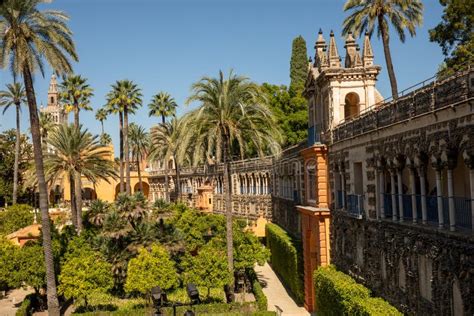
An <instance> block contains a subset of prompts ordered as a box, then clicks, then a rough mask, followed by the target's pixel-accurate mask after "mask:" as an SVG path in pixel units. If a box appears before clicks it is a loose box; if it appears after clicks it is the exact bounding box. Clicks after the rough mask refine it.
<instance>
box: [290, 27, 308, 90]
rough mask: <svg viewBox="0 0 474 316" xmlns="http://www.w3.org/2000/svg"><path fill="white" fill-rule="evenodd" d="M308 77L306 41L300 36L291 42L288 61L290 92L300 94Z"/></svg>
mask: <svg viewBox="0 0 474 316" xmlns="http://www.w3.org/2000/svg"><path fill="white" fill-rule="evenodd" d="M307 75H308V55H307V50H306V41H305V40H304V38H303V37H302V36H301V35H300V36H298V37H296V38H295V39H294V40H293V47H292V50H291V61H290V79H291V83H290V91H291V92H292V94H294V95H296V94H300V93H301V91H303V89H304V84H305V81H306V77H307Z"/></svg>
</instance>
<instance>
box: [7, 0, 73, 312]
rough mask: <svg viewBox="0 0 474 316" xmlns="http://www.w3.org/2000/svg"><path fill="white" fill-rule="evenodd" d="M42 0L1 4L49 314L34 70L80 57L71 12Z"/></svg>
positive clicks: (67, 68) (51, 278) (51, 293)
mask: <svg viewBox="0 0 474 316" xmlns="http://www.w3.org/2000/svg"><path fill="white" fill-rule="evenodd" d="M42 2H43V1H42V0H6V1H4V2H3V3H2V5H1V6H0V43H1V44H0V68H2V69H5V68H7V67H8V68H9V69H10V70H11V71H12V73H13V75H14V77H15V78H16V77H17V76H18V75H21V76H22V77H23V81H24V85H25V91H26V97H27V100H28V108H29V114H30V128H31V134H32V137H31V138H32V141H33V150H34V158H35V170H36V176H37V181H38V190H39V202H40V203H39V204H40V210H41V218H42V229H43V247H44V253H45V265H46V274H47V278H46V279H47V293H48V312H49V314H50V315H59V302H58V298H57V291H56V281H55V272H54V261H53V253H52V244H51V224H50V219H49V212H48V189H47V185H46V180H45V177H44V170H43V152H42V148H41V135H40V128H39V120H38V107H37V104H36V96H35V90H34V86H33V74H34V72H36V71H37V70H39V71H40V72H41V74H42V75H44V72H43V70H44V61H46V62H47V64H49V65H50V66H51V67H52V69H53V71H54V72H56V73H58V74H61V75H63V74H67V73H71V72H72V67H71V64H70V61H69V58H71V59H73V60H75V61H77V60H78V57H77V54H76V49H75V46H74V41H73V40H72V32H71V31H70V30H69V28H68V26H67V24H66V22H67V20H68V16H67V15H66V14H64V13H63V12H61V11H58V10H39V9H38V5H39V4H41V3H42Z"/></svg>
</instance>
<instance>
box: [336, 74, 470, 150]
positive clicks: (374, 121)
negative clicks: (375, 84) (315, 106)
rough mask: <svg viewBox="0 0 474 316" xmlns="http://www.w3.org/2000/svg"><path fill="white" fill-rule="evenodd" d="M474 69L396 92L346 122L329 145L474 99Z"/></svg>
mask: <svg viewBox="0 0 474 316" xmlns="http://www.w3.org/2000/svg"><path fill="white" fill-rule="evenodd" d="M470 80H471V81H472V80H474V68H472V67H470V68H469V69H468V70H466V71H463V72H459V73H456V74H455V75H453V76H451V77H448V78H446V79H443V80H440V81H438V80H437V78H436V77H433V78H430V79H427V80H425V81H423V82H421V83H419V84H417V85H415V86H413V87H410V88H408V89H407V90H404V91H403V92H401V93H400V96H399V98H398V99H397V100H395V101H394V100H385V101H384V102H383V103H382V104H376V105H374V106H373V107H371V108H368V109H366V110H365V111H363V112H362V113H360V115H358V116H356V117H354V118H352V119H350V120H348V121H347V120H346V121H344V122H343V123H341V124H340V125H338V126H337V127H335V128H334V129H333V131H332V142H338V141H341V140H344V139H347V138H351V137H354V136H358V135H361V134H364V133H366V132H370V131H373V130H376V129H379V128H383V127H387V126H390V125H392V124H396V123H399V122H402V121H405V120H409V119H411V118H414V117H416V116H419V115H422V114H427V113H431V112H434V111H436V110H439V109H442V108H445V107H447V106H453V107H454V106H456V105H458V104H462V103H464V102H465V101H467V100H469V99H471V98H473V97H474V87H473V86H474V83H470V82H469V81H470Z"/></svg>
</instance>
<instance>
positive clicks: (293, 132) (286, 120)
mask: <svg viewBox="0 0 474 316" xmlns="http://www.w3.org/2000/svg"><path fill="white" fill-rule="evenodd" d="M262 90H263V91H264V92H265V93H266V95H267V98H268V103H269V106H270V108H271V110H272V112H273V113H274V116H275V118H276V121H277V125H278V126H279V127H280V128H281V130H282V135H283V137H284V141H283V144H284V146H291V145H296V144H298V143H300V142H302V141H304V140H306V138H307V136H308V109H307V103H306V99H305V98H304V97H303V96H301V91H296V92H294V93H290V91H289V90H288V88H287V87H286V86H284V85H281V86H277V85H272V84H269V83H264V84H263V85H262Z"/></svg>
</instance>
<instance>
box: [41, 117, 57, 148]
mask: <svg viewBox="0 0 474 316" xmlns="http://www.w3.org/2000/svg"><path fill="white" fill-rule="evenodd" d="M39 125H40V136H41V142H42V144H43V145H46V139H47V138H48V134H49V133H50V132H51V131H53V130H54V129H55V128H56V126H57V124H56V122H54V119H53V116H52V115H51V113H46V112H40V114H39Z"/></svg>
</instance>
